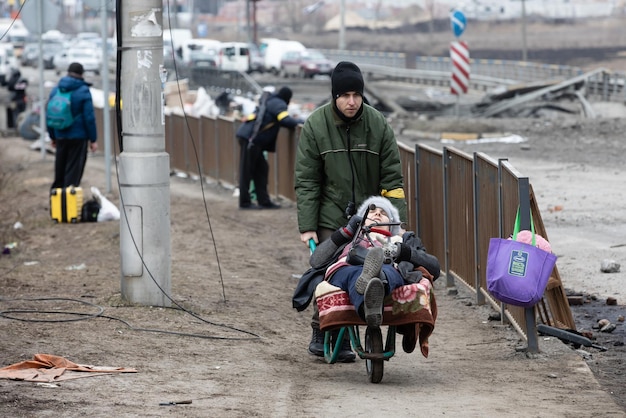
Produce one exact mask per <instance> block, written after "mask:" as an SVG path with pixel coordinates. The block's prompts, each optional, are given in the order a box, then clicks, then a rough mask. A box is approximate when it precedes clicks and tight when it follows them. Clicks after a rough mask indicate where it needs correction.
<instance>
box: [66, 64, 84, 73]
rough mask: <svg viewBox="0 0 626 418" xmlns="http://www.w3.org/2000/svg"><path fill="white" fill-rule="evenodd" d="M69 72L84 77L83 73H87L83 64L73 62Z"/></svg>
mask: <svg viewBox="0 0 626 418" xmlns="http://www.w3.org/2000/svg"><path fill="white" fill-rule="evenodd" d="M67 72H68V73H74V74H78V75H83V73H84V72H85V69H84V68H83V65H82V64H81V63H79V62H73V63H71V64H70V66H69V68H68V69H67Z"/></svg>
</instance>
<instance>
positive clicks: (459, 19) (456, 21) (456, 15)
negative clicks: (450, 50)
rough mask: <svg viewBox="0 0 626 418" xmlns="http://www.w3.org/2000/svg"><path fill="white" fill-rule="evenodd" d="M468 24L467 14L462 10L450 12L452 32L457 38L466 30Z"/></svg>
mask: <svg viewBox="0 0 626 418" xmlns="http://www.w3.org/2000/svg"><path fill="white" fill-rule="evenodd" d="M466 24H467V20H466V19H465V15H464V14H463V12H462V11H460V10H454V11H452V14H450V25H451V26H452V33H454V36H456V37H457V38H458V37H459V36H461V34H462V33H463V31H464V30H465V26H466Z"/></svg>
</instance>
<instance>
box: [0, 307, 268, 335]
mask: <svg viewBox="0 0 626 418" xmlns="http://www.w3.org/2000/svg"><path fill="white" fill-rule="evenodd" d="M14 301H30V302H37V301H68V302H76V303H80V304H83V305H88V306H90V307H93V308H96V309H97V312H95V313H86V312H76V311H59V310H52V311H46V310H35V309H7V310H2V311H0V317H2V318H6V319H12V320H15V321H22V322H48V323H52V322H54V323H59V322H76V321H82V320H85V319H94V318H104V319H110V320H115V321H119V322H121V323H123V324H124V325H126V326H127V327H128V328H129V329H130V330H132V331H140V332H155V333H161V334H171V335H180V336H185V337H194V338H206V339H215V340H236V341H249V340H257V339H260V338H261V337H260V336H259V335H257V334H255V333H253V332H250V331H246V330H242V329H239V328H235V327H232V326H229V325H225V324H217V323H214V322H209V321H206V320H204V319H202V318H199V317H198V316H197V315H195V314H193V316H194V317H195V318H198V319H200V320H201V321H203V322H205V323H207V324H210V325H214V326H217V327H221V328H225V329H230V330H233V331H237V332H242V333H244V334H248V335H250V336H251V337H241V338H238V337H220V336H209V335H203V334H194V333H185V332H178V331H168V330H161V329H154V328H135V327H133V326H132V325H131V324H130V323H129V322H128V321H125V320H123V319H120V318H116V317H114V316H109V315H103V312H104V308H103V307H101V306H99V305H96V304H93V303H90V302H86V301H83V300H79V299H71V298H17V299H0V302H14ZM182 310H183V311H184V312H185V313H190V311H188V310H186V309H182ZM13 314H49V315H74V316H77V317H78V318H72V319H54V320H53V319H25V318H18V317H16V316H14V315H13Z"/></svg>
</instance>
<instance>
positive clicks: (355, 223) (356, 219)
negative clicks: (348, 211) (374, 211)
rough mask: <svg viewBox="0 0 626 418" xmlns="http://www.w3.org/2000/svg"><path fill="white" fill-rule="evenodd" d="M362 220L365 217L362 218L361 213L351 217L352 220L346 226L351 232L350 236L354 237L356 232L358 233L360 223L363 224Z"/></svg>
mask: <svg viewBox="0 0 626 418" xmlns="http://www.w3.org/2000/svg"><path fill="white" fill-rule="evenodd" d="M362 220H363V218H361V217H360V216H359V215H352V216H351V217H350V222H348V225H346V228H345V229H346V230H347V232H348V233H349V234H350V237H349V238H352V237H353V236H354V234H356V231H358V230H359V225H360V224H361V221H362Z"/></svg>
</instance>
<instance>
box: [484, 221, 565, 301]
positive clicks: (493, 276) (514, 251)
mask: <svg viewBox="0 0 626 418" xmlns="http://www.w3.org/2000/svg"><path fill="white" fill-rule="evenodd" d="M519 227H520V225H519V211H518V214H517V217H516V219H515V229H514V231H513V239H503V238H491V239H490V240H489V251H488V253H487V289H488V290H489V292H491V294H492V295H493V296H494V297H495V298H496V299H498V300H499V301H501V302H504V303H508V304H510V305H515V306H522V307H524V308H530V307H532V306H534V305H535V304H536V303H537V302H539V301H540V300H541V298H542V297H543V292H544V291H545V289H546V285H547V284H548V279H550V274H552V270H553V269H554V265H555V264H556V255H554V254H552V253H550V252H547V251H544V250H542V249H540V248H537V247H536V246H535V245H530V244H526V243H523V242H519V241H516V240H515V238H516V237H517V234H518V232H519ZM531 231H532V236H533V238H532V243H533V244H535V230H534V226H533V223H532V217H531Z"/></svg>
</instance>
